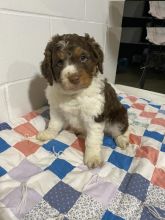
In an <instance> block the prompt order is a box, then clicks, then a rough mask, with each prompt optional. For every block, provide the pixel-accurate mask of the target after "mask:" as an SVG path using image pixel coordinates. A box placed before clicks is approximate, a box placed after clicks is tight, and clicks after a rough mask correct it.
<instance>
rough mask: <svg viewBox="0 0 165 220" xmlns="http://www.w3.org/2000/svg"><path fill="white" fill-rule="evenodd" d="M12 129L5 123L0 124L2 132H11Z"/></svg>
mask: <svg viewBox="0 0 165 220" xmlns="http://www.w3.org/2000/svg"><path fill="white" fill-rule="evenodd" d="M11 129H12V128H11V127H10V125H9V124H8V123H6V122H3V123H0V131H3V130H11Z"/></svg>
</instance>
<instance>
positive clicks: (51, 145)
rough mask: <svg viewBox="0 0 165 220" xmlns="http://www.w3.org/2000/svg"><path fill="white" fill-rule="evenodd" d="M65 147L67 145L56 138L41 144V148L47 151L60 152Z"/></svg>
mask: <svg viewBox="0 0 165 220" xmlns="http://www.w3.org/2000/svg"><path fill="white" fill-rule="evenodd" d="M67 147H69V146H68V145H67V144H64V143H62V142H60V141H57V140H51V141H49V142H48V143H46V144H44V145H43V148H44V149H46V150H47V151H50V152H54V151H55V152H56V153H58V152H60V151H62V152H63V151H64V150H65V149H66V148H67Z"/></svg>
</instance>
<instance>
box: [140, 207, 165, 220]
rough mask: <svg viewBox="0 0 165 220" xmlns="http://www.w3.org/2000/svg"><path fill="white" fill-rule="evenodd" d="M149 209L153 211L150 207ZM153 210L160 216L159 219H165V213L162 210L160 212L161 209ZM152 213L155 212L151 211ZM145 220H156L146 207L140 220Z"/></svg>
mask: <svg viewBox="0 0 165 220" xmlns="http://www.w3.org/2000/svg"><path fill="white" fill-rule="evenodd" d="M150 208H151V209H152V210H153V208H152V207H150ZM154 208H155V209H156V211H157V212H158V214H159V215H160V217H161V218H160V219H163V218H165V211H164V210H161V209H159V208H157V207H154ZM153 211H154V212H155V210H153ZM147 219H149V220H157V219H158V218H156V217H154V216H153V214H152V213H151V211H149V209H148V207H144V209H143V212H142V215H141V218H140V220H147Z"/></svg>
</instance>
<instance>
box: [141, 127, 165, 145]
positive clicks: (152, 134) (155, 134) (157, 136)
mask: <svg viewBox="0 0 165 220" xmlns="http://www.w3.org/2000/svg"><path fill="white" fill-rule="evenodd" d="M144 136H146V137H150V138H153V139H155V140H157V141H160V142H162V141H163V139H164V135H163V134H160V133H158V132H156V131H148V130H145V132H144Z"/></svg>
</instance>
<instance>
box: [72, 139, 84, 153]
mask: <svg viewBox="0 0 165 220" xmlns="http://www.w3.org/2000/svg"><path fill="white" fill-rule="evenodd" d="M71 147H73V148H75V149H77V150H79V151H81V152H83V153H85V139H84V138H77V139H76V140H75V142H74V143H73V144H72V145H71Z"/></svg>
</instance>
